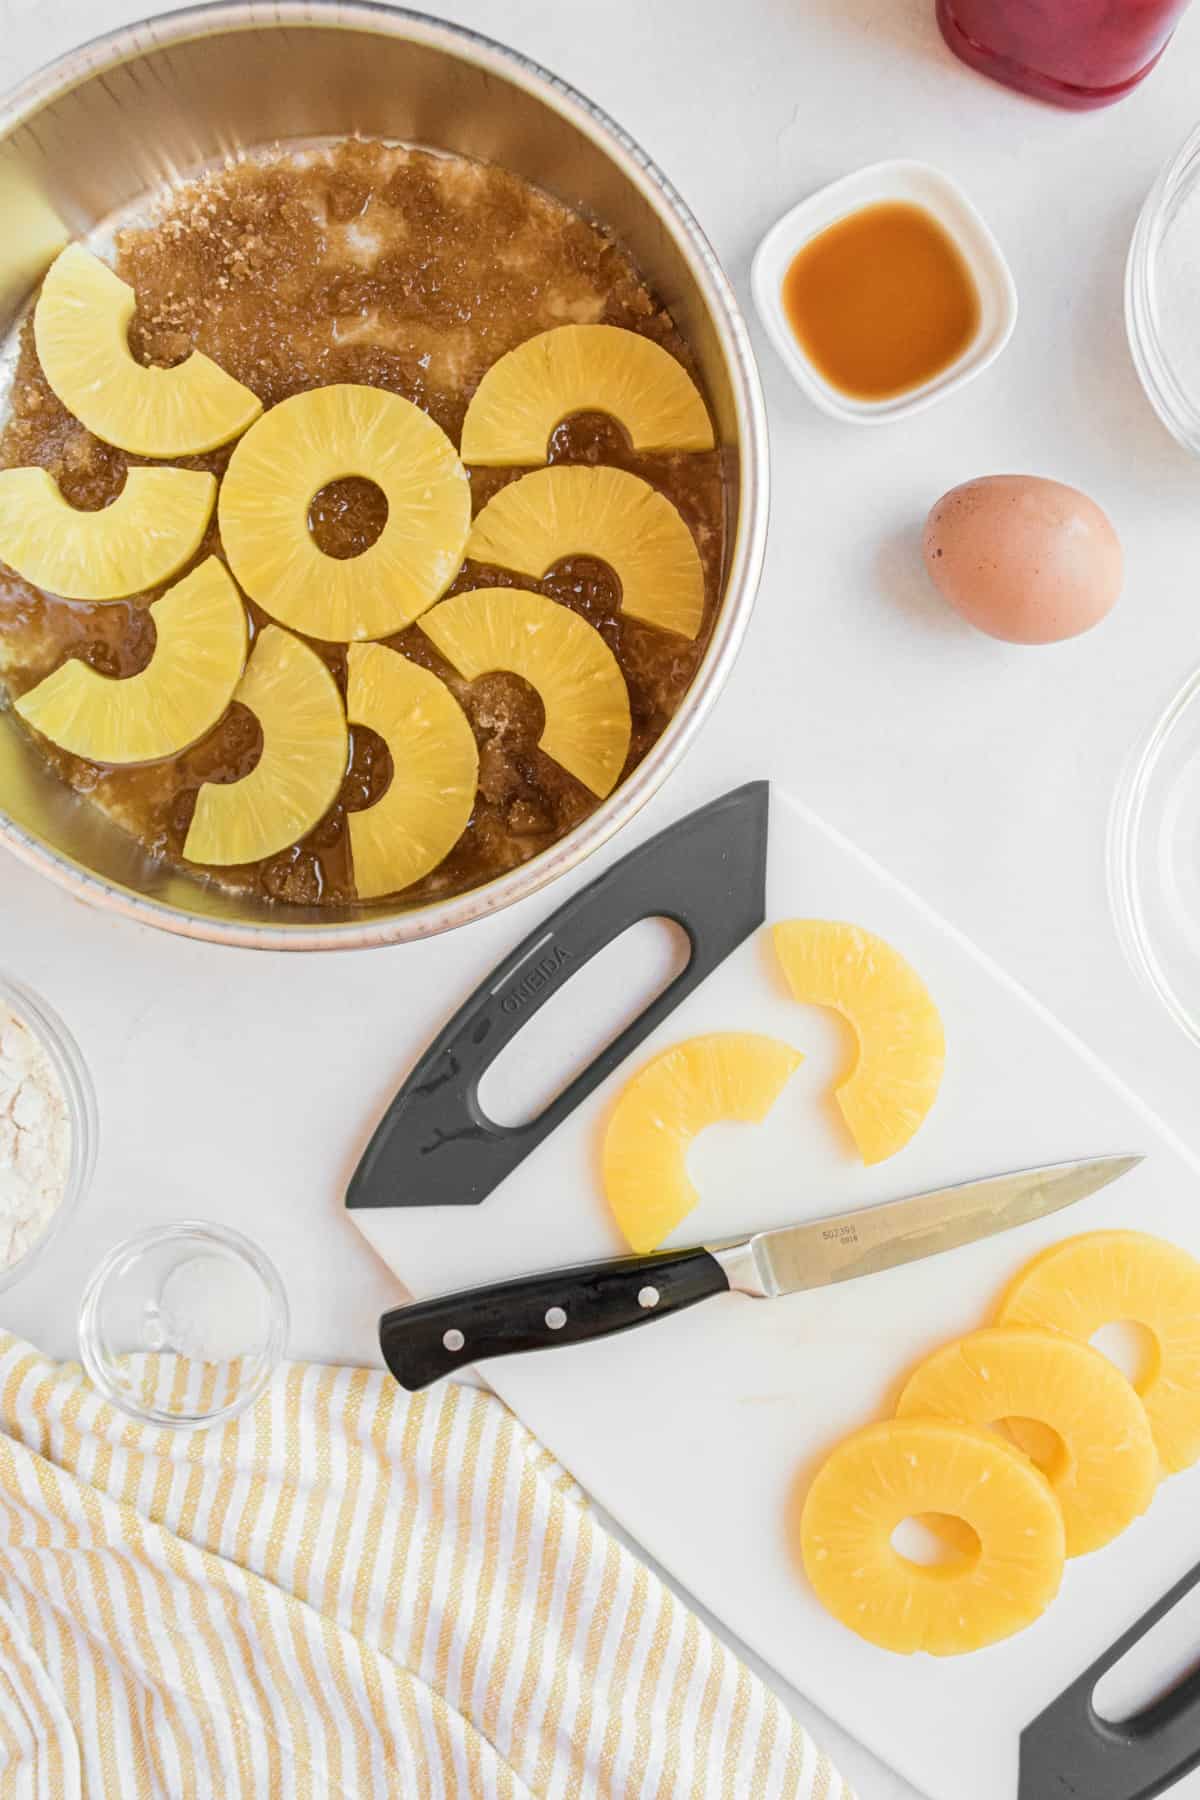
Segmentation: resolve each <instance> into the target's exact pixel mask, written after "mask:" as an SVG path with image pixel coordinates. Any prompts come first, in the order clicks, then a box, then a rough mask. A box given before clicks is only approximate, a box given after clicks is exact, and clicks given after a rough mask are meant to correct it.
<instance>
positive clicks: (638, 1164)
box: [604, 1031, 804, 1253]
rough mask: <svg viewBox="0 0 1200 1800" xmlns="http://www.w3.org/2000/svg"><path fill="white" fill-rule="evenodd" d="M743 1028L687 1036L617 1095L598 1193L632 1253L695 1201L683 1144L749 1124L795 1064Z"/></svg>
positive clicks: (787, 1050)
mask: <svg viewBox="0 0 1200 1800" xmlns="http://www.w3.org/2000/svg"><path fill="white" fill-rule="evenodd" d="M803 1060H804V1058H803V1057H802V1056H801V1055H800V1053H799V1051H797V1050H793V1049H792V1047H791V1045H790V1044H784V1043H781V1042H780V1040H779V1039H778V1038H772V1037H763V1036H760V1035H759V1034H758V1033H757V1032H752V1031H720V1032H712V1033H710V1034H709V1035H708V1036H706V1037H695V1038H689V1039H687V1040H686V1042H684V1043H682V1044H674V1045H672V1047H671V1048H670V1049H669V1050H664V1051H662V1052H661V1054H660V1055H658V1056H656V1057H653V1058H652V1059H651V1061H650V1062H648V1063H646V1064H645V1065H644V1066H643V1067H642V1068H641V1069H639V1070H638V1072H637V1074H636V1075H634V1076H633V1077H632V1079H631V1080H630V1081H628V1082H627V1083H626V1085H625V1086H624V1088H622V1090H621V1094H620V1096H619V1098H618V1100H617V1104H616V1107H615V1108H614V1110H613V1114H612V1118H611V1119H610V1121H609V1125H608V1130H607V1131H606V1133H605V1136H604V1191H605V1193H606V1194H607V1196H608V1203H609V1205H610V1206H611V1207H612V1210H613V1213H614V1215H615V1217H616V1221H617V1224H618V1225H619V1226H620V1228H621V1230H622V1232H623V1233H624V1235H625V1238H626V1240H627V1241H628V1243H629V1246H630V1248H631V1249H632V1250H635V1251H637V1252H639V1253H643V1252H645V1251H649V1250H654V1249H656V1248H657V1247H658V1245H659V1244H661V1243H662V1241H663V1239H664V1238H665V1237H667V1235H668V1234H669V1233H670V1232H672V1231H674V1229H675V1227H676V1226H677V1225H678V1224H679V1223H680V1221H681V1220H683V1219H685V1218H686V1217H687V1215H688V1213H690V1212H691V1210H692V1208H693V1207H694V1206H695V1205H696V1204H697V1202H698V1201H699V1198H700V1196H699V1194H698V1193H697V1192H696V1189H695V1187H694V1186H693V1185H692V1183H691V1181H690V1180H689V1178H688V1172H687V1160H686V1159H687V1152H688V1146H689V1145H690V1143H691V1142H692V1139H693V1138H695V1137H697V1136H698V1135H699V1133H700V1132H702V1131H703V1130H704V1129H705V1128H706V1127H707V1126H709V1125H715V1124H717V1123H718V1122H719V1121H720V1120H722V1119H739V1120H742V1121H743V1122H744V1123H746V1124H751V1125H757V1124H760V1123H761V1121H762V1120H763V1119H765V1118H766V1116H767V1114H768V1113H769V1112H770V1110H771V1108H772V1106H773V1105H774V1104H775V1101H776V1100H777V1099H778V1097H779V1095H780V1093H781V1092H782V1090H783V1087H784V1084H785V1082H786V1081H787V1080H788V1077H789V1076H791V1075H793V1074H794V1073H795V1071H796V1070H797V1069H798V1068H799V1066H800V1064H801V1063H802V1062H803Z"/></svg>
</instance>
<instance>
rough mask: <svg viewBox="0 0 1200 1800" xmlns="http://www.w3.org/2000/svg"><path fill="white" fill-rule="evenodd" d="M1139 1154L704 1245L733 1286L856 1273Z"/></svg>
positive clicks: (944, 1243) (1028, 1215) (795, 1287)
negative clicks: (732, 1240) (708, 1248)
mask: <svg viewBox="0 0 1200 1800" xmlns="http://www.w3.org/2000/svg"><path fill="white" fill-rule="evenodd" d="M1141 1160H1142V1158H1141V1157H1140V1156H1099V1157H1092V1158H1090V1159H1089V1160H1087V1161H1081V1162H1064V1163H1048V1164H1046V1165H1044V1166H1043V1167H1042V1168H1038V1169H1020V1170H1018V1171H1017V1172H1016V1173H1015V1174H1013V1175H992V1176H989V1177H988V1178H987V1179H986V1180H984V1181H964V1182H961V1183H960V1184H959V1185H958V1186H956V1187H948V1188H938V1189H936V1190H935V1191H934V1192H933V1193H930V1194H915V1195H913V1196H912V1197H911V1198H909V1199H907V1200H892V1201H889V1202H888V1203H887V1204H885V1205H883V1206H871V1207H867V1208H865V1209H863V1210H862V1211H859V1212H851V1213H843V1214H842V1215H841V1216H840V1217H838V1218H834V1219H814V1220H813V1221H812V1222H811V1223H810V1224H807V1225H785V1226H784V1227H782V1228H781V1229H780V1230H778V1231H760V1232H758V1233H756V1235H755V1236H754V1237H751V1238H744V1239H738V1240H735V1241H734V1242H733V1243H731V1244H724V1245H716V1246H710V1249H711V1250H712V1254H713V1256H714V1257H715V1258H716V1260H717V1261H718V1262H719V1263H720V1264H721V1266H722V1268H724V1270H725V1272H726V1275H727V1276H728V1277H729V1285H730V1287H734V1288H738V1289H739V1290H740V1291H741V1292H743V1293H748V1294H754V1295H756V1296H757V1297H759V1298H761V1299H768V1300H774V1299H776V1298H777V1297H778V1296H779V1295H781V1294H798V1293H802V1292H803V1291H804V1289H805V1288H814V1287H827V1286H828V1285H829V1283H830V1282H834V1281H854V1280H857V1278H858V1277H859V1276H860V1275H874V1274H876V1273H877V1272H878V1271H879V1270H881V1269H895V1268H899V1267H900V1266H901V1265H902V1264H903V1263H909V1262H919V1261H921V1260H922V1259H923V1258H924V1257H926V1256H939V1255H940V1254H941V1252H942V1251H943V1250H956V1249H958V1248H959V1247H960V1246H961V1245H963V1244H973V1243H975V1242H976V1241H977V1240H978V1239H980V1238H986V1237H992V1236H993V1235H994V1234H995V1233H996V1232H998V1231H1011V1230H1012V1229H1013V1227H1014V1226H1016V1225H1028V1224H1029V1223H1031V1221H1032V1220H1034V1219H1042V1218H1045V1216H1046V1215H1047V1214H1048V1213H1054V1212H1058V1211H1059V1210H1060V1209H1061V1208H1062V1207H1064V1206H1073V1205H1074V1204H1075V1202H1076V1201H1077V1200H1083V1199H1086V1198H1087V1196H1088V1195H1089V1194H1095V1193H1098V1192H1099V1190H1100V1189H1101V1188H1103V1187H1107V1186H1108V1184H1109V1182H1110V1181H1116V1180H1117V1179H1118V1178H1119V1177H1120V1176H1122V1175H1126V1174H1128V1172H1129V1170H1130V1169H1133V1168H1136V1166H1137V1164H1138V1163H1140V1162H1141Z"/></svg>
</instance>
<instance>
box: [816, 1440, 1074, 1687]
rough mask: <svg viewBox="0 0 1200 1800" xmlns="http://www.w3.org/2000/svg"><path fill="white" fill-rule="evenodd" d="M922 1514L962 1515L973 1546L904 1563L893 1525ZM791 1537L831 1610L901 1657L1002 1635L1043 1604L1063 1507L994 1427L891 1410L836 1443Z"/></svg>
mask: <svg viewBox="0 0 1200 1800" xmlns="http://www.w3.org/2000/svg"><path fill="white" fill-rule="evenodd" d="M923 1513H944V1514H948V1515H949V1516H950V1517H951V1518H953V1519H963V1520H965V1521H966V1523H967V1524H968V1525H969V1526H970V1528H971V1530H972V1531H973V1532H974V1533H975V1536H976V1537H977V1538H978V1540H979V1543H978V1548H977V1549H975V1548H974V1547H973V1549H972V1552H971V1553H970V1554H968V1555H966V1556H964V1557H963V1558H961V1560H960V1561H959V1562H958V1563H957V1564H950V1565H945V1566H942V1567H933V1568H925V1567H922V1566H921V1565H919V1564H917V1563H914V1562H910V1561H909V1559H908V1558H907V1557H905V1556H902V1555H901V1554H900V1552H899V1551H898V1550H896V1549H895V1548H894V1546H893V1544H892V1533H893V1532H894V1531H895V1529H896V1527H897V1526H898V1525H899V1524H901V1523H902V1522H903V1521H904V1520H905V1519H909V1518H914V1517H920V1515H921V1514H923ZM800 1544H801V1552H802V1555H803V1558H804V1569H805V1573H806V1574H807V1576H808V1579H809V1581H810V1582H811V1583H812V1586H813V1590H814V1592H815V1593H816V1596H817V1598H818V1600H820V1602H821V1604H822V1605H823V1606H824V1607H826V1608H827V1610H828V1611H829V1612H831V1613H832V1614H833V1616H834V1618H836V1619H839V1620H840V1621H841V1623H842V1624H843V1625H845V1626H847V1627H848V1629H849V1630H851V1631H854V1632H857V1634H858V1635H859V1637H862V1638H866V1640H867V1642H868V1643H871V1644H878V1645H879V1647H880V1649H883V1650H895V1651H898V1652H900V1654H901V1655H905V1656H908V1655H911V1654H912V1653H913V1652H914V1651H917V1650H924V1651H926V1652H927V1653H928V1654H929V1655H930V1656H958V1655H961V1654H962V1653H963V1652H965V1651H968V1650H981V1649H982V1648H983V1647H984V1645H985V1644H994V1643H996V1642H998V1641H999V1639H1001V1638H1006V1637H1011V1636H1012V1634H1013V1633H1014V1632H1016V1631H1021V1630H1023V1629H1024V1627H1025V1626H1026V1625H1032V1624H1033V1622H1034V1620H1035V1619H1037V1618H1039V1617H1040V1616H1041V1614H1042V1613H1043V1612H1044V1611H1045V1610H1046V1608H1047V1606H1049V1604H1050V1602H1051V1600H1053V1598H1054V1596H1055V1594H1056V1593H1057V1592H1058V1588H1059V1584H1060V1582H1061V1580H1062V1572H1063V1559H1064V1538H1063V1521H1062V1513H1061V1512H1060V1511H1059V1507H1058V1502H1057V1501H1056V1500H1055V1498H1054V1495H1053V1493H1052V1492H1051V1489H1050V1485H1049V1483H1048V1482H1047V1481H1046V1479H1045V1477H1044V1476H1043V1475H1042V1474H1041V1473H1040V1472H1039V1471H1038V1470H1037V1469H1035V1468H1034V1466H1033V1464H1032V1463H1031V1462H1029V1461H1028V1459H1027V1458H1026V1457H1024V1456H1023V1455H1022V1454H1021V1452H1020V1451H1019V1450H1016V1449H1014V1448H1013V1447H1012V1445H1010V1444H1006V1443H1005V1442H1004V1441H1003V1439H1002V1438H999V1437H997V1436H996V1435H995V1434H994V1433H993V1432H990V1431H982V1430H980V1429H978V1428H977V1427H975V1426H972V1425H957V1424H951V1423H950V1422H949V1421H947V1420H944V1419H891V1420H889V1421H887V1423H885V1424H882V1425H868V1426H867V1427H866V1429H865V1430H863V1431H857V1432H855V1433H854V1435H853V1436H852V1437H849V1438H846V1439H845V1441H844V1442H843V1443H841V1444H839V1445H838V1447H837V1448H836V1449H835V1450H834V1451H833V1453H832V1454H831V1455H830V1457H829V1458H828V1460H827V1461H826V1462H825V1463H824V1464H823V1465H822V1467H821V1468H820V1470H819V1471H818V1472H817V1475H816V1477H815V1478H814V1480H813V1483H812V1486H811V1487H810V1488H809V1490H808V1495H807V1497H806V1499H805V1503H804V1511H803V1514H802V1517H801V1523H800ZM972 1544H973V1546H974V1540H972Z"/></svg>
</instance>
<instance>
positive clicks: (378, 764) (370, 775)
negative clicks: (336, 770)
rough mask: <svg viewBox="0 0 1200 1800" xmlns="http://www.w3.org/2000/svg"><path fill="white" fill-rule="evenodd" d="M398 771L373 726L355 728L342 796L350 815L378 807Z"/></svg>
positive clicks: (385, 744)
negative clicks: (372, 728)
mask: <svg viewBox="0 0 1200 1800" xmlns="http://www.w3.org/2000/svg"><path fill="white" fill-rule="evenodd" d="M395 772H396V768H395V764H394V762H393V761H392V753H391V751H390V750H389V749H388V747H387V743H386V742H385V740H384V739H383V738H381V737H380V735H379V733H378V732H377V731H372V730H371V727H370V726H369V725H351V727H350V760H349V762H348V763H347V765H346V774H345V779H344V780H343V782H342V791H341V794H340V795H339V799H340V800H341V803H342V805H343V806H344V807H345V809H346V811H347V812H366V811H367V809H368V807H371V806H377V805H378V804H379V802H380V801H381V800H382V799H383V796H384V795H385V794H386V793H387V791H388V789H389V788H390V787H391V785H392V777H393V775H394V774H395Z"/></svg>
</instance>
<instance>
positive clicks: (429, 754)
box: [346, 644, 479, 900]
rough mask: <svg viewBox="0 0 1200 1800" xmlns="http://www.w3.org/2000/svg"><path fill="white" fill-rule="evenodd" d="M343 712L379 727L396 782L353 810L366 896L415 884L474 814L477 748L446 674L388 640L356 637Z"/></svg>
mask: <svg viewBox="0 0 1200 1800" xmlns="http://www.w3.org/2000/svg"><path fill="white" fill-rule="evenodd" d="M346 712H347V715H348V717H349V719H350V723H351V724H352V725H367V726H369V727H370V729H371V730H372V731H377V732H378V733H379V735H380V737H381V738H382V739H383V741H384V743H385V744H386V745H387V747H388V749H389V750H390V752H391V755H392V780H391V785H390V786H389V787H388V789H387V791H386V793H385V794H384V795H383V797H382V798H381V799H380V800H378V801H377V802H376V803H375V805H374V806H369V807H366V808H364V809H363V810H362V811H361V812H352V813H349V814H348V815H347V821H348V824H349V828H350V853H351V856H352V858H353V862H354V886H355V889H356V891H357V893H358V897H359V899H360V900H375V899H378V898H379V896H380V895H381V894H394V893H397V892H399V891H400V889H402V888H406V887H410V886H411V885H412V883H413V882H414V881H419V880H420V878H421V876H422V875H427V874H428V873H429V871H430V870H431V869H436V868H437V866H438V864H439V863H440V862H441V861H442V859H443V858H444V857H446V856H448V855H449V853H450V851H451V850H453V848H454V846H455V844H456V843H457V842H458V840H459V838H460V837H461V836H462V834H463V832H464V831H465V830H466V828H467V825H468V823H469V822H470V818H471V812H472V810H473V808H474V805H475V789H476V786H477V785H478V781H479V751H478V750H477V748H476V745H475V734H474V732H473V731H472V730H471V726H470V723H469V721H468V719H467V715H466V714H465V713H464V712H463V709H462V707H461V706H460V705H459V704H458V701H457V700H456V699H455V698H454V695H453V694H452V693H451V692H450V690H449V688H448V687H447V686H446V685H445V683H444V682H441V681H439V680H438V678H437V676H436V675H431V674H430V672H429V670H428V669H422V668H421V667H420V666H419V665H418V664H417V663H414V662H409V660H408V658H407V657H406V656H401V655H400V654H399V653H398V652H397V651H395V650H388V649H385V648H384V646H383V645H382V644H353V645H351V647H350V652H349V656H348V659H347V683H346Z"/></svg>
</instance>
